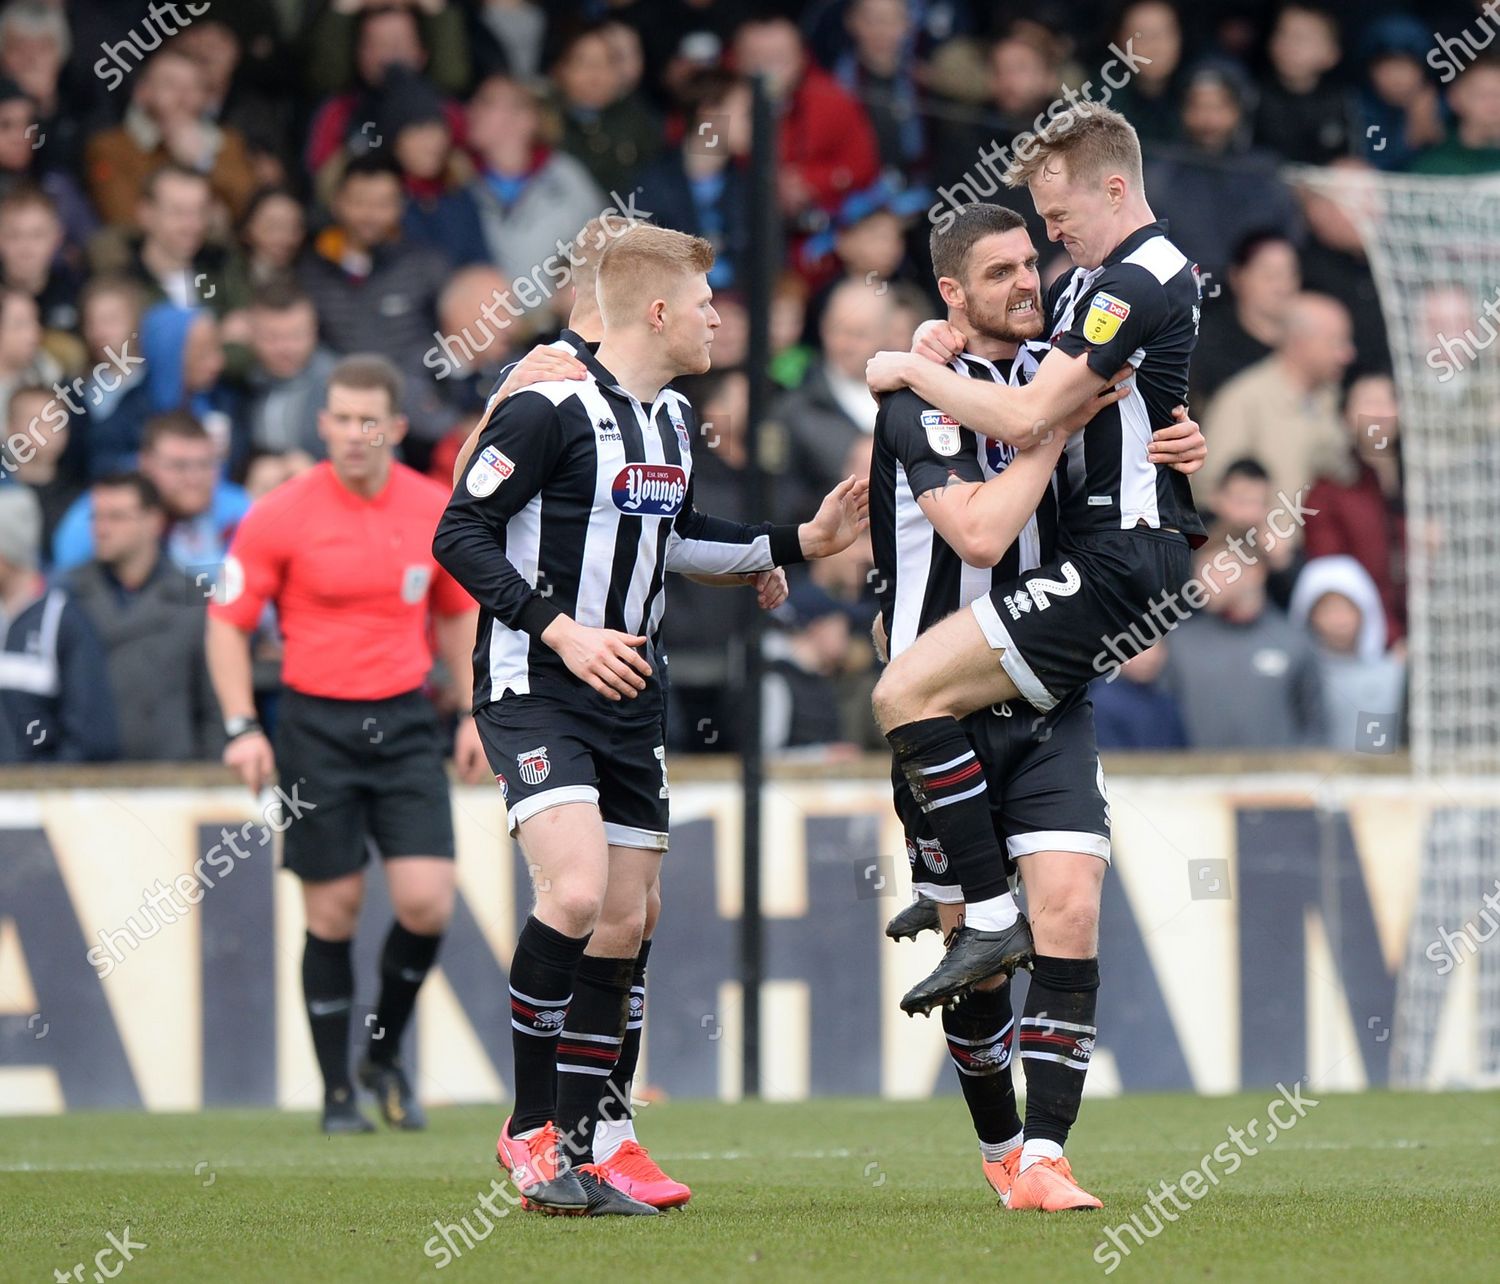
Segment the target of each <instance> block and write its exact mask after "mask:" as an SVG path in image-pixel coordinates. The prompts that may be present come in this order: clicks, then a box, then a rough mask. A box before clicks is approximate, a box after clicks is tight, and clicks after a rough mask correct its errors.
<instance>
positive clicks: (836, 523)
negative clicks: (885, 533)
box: [797, 476, 870, 558]
mask: <svg viewBox="0 0 1500 1284" xmlns="http://www.w3.org/2000/svg"><path fill="white" fill-rule="evenodd" d="M869 524H870V483H869V482H868V481H867V480H862V479H859V478H855V477H852V476H851V477H845V478H844V480H843V481H841V482H840V483H839V484H838V485H837V486H835V487H834V488H833V489H832V490H831V491H829V492H828V494H826V495H824V496H823V502H822V503H821V504H820V505H818V511H817V512H816V513H815V514H814V515H813V519H812V521H810V522H803V523H802V525H801V526H799V527H798V528H797V535H798V537H799V538H800V540H801V542H802V555H803V556H804V557H808V558H813V557H832V556H833V555H834V554H835V553H842V552H843V551H844V550H845V549H846V548H848V547H849V545H850V544H852V543H854V541H855V540H856V539H858V538H859V533H860V532H861V531H863V530H864V529H865V528H866V527H868V526H869Z"/></svg>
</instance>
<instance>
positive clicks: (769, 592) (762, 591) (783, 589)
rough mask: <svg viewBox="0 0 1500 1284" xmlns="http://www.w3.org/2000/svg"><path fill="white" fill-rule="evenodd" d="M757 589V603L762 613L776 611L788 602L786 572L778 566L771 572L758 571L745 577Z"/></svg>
mask: <svg viewBox="0 0 1500 1284" xmlns="http://www.w3.org/2000/svg"><path fill="white" fill-rule="evenodd" d="M745 578H746V579H747V580H749V582H750V585H751V587H752V588H754V589H755V601H756V604H757V605H758V606H759V607H760V609H761V610H762V611H774V610H775V609H776V608H777V607H778V606H780V605H781V604H782V603H783V602H785V601H786V595H787V586H786V572H785V571H783V570H782V569H781V567H779V566H777V567H775V568H773V569H772V570H769V571H756V572H755V573H754V574H752V575H748V576H746V577H745Z"/></svg>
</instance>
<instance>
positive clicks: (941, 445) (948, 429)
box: [922, 410, 963, 455]
mask: <svg viewBox="0 0 1500 1284" xmlns="http://www.w3.org/2000/svg"><path fill="white" fill-rule="evenodd" d="M922 427H923V429H924V430H925V431H926V433H927V444H928V445H929V446H931V447H932V448H933V450H935V451H937V453H938V454H940V455H956V454H958V447H959V445H960V442H961V438H960V437H959V433H960V432H961V431H962V430H963V425H962V424H960V423H959V422H958V420H957V419H954V418H953V417H952V416H951V415H945V414H944V413H943V412H942V411H941V410H924V411H923V412H922Z"/></svg>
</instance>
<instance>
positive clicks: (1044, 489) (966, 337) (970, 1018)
mask: <svg viewBox="0 0 1500 1284" xmlns="http://www.w3.org/2000/svg"><path fill="white" fill-rule="evenodd" d="M930 247H931V255H932V263H933V268H934V270H935V272H936V273H937V277H938V290H939V293H941V294H942V296H943V298H944V299H945V300H946V302H947V303H948V323H949V324H950V325H951V326H952V327H953V329H954V330H955V331H956V333H957V334H958V335H959V336H960V337H961V338H962V340H963V353H962V355H960V356H958V357H956V358H955V359H954V361H953V362H952V367H953V369H954V370H955V371H956V372H957V373H958V374H959V375H961V376H963V377H966V378H970V379H974V380H977V381H979V382H983V383H989V384H994V383H999V384H1004V385H1006V386H1009V387H1021V386H1024V385H1025V384H1026V383H1027V382H1028V381H1029V380H1030V379H1031V378H1032V377H1033V376H1034V375H1035V373H1036V370H1037V366H1038V363H1039V362H1040V361H1041V359H1042V358H1043V357H1044V356H1045V355H1046V352H1047V345H1046V344H1045V343H1043V342H1038V341H1037V336H1038V335H1040V334H1041V331H1042V316H1041V307H1040V302H1041V300H1040V297H1039V292H1040V282H1039V280H1038V278H1037V270H1036V262H1037V254H1036V250H1035V248H1034V247H1033V246H1032V244H1031V238H1030V236H1028V235H1027V232H1026V225H1025V221H1024V220H1023V219H1022V218H1021V217H1020V216H1019V215H1017V214H1015V213H1014V212H1012V211H1011V210H1007V209H1003V208H1001V207H1000V206H997V205H971V206H968V207H967V208H965V209H964V210H962V211H960V212H959V213H958V215H957V217H956V218H955V219H954V220H953V222H952V223H951V224H950V225H949V226H947V227H946V228H944V229H943V230H941V231H937V230H934V232H933V233H932V235H931V238H930ZM1127 393H1128V389H1126V388H1125V387H1124V386H1123V385H1122V386H1120V387H1118V388H1115V387H1111V388H1107V389H1106V390H1105V392H1104V393H1103V394H1101V395H1100V396H1097V397H1094V398H1091V399H1090V400H1089V401H1088V402H1086V403H1085V405H1084V407H1083V408H1082V409H1081V410H1079V411H1076V412H1074V414H1073V415H1071V416H1069V418H1068V420H1066V421H1065V422H1063V423H1061V424H1059V425H1058V430H1057V431H1055V432H1053V433H1051V434H1049V435H1048V437H1047V438H1046V439H1045V440H1043V441H1041V442H1039V443H1038V444H1037V445H1036V446H1034V447H1032V448H1030V449H1027V450H1022V451H1017V450H1015V449H1014V448H1013V447H1011V446H1007V445H1004V444H1002V443H999V442H994V441H990V440H988V439H986V438H984V437H981V436H977V435H976V434H975V433H973V432H971V431H969V430H968V429H967V428H963V427H961V426H960V425H958V424H957V423H956V422H955V421H954V420H953V419H951V418H950V417H949V416H947V415H945V414H943V413H942V412H941V411H940V410H937V409H935V408H934V407H932V406H931V405H929V404H928V403H927V402H925V401H923V400H922V399H921V398H920V397H919V396H917V394H916V393H914V392H912V391H910V390H909V389H903V390H901V391H900V392H897V393H894V394H890V395H887V396H886V397H884V398H882V401H881V407H880V414H879V417H878V419H877V421H876V426H875V454H874V464H873V469H872V479H871V486H870V533H871V540H872V544H873V547H874V555H875V563H876V565H877V567H878V568H879V570H880V577H879V583H880V584H881V586H882V588H881V593H880V609H881V613H880V622H881V625H882V627H883V630H884V633H885V636H886V638H887V639H889V650H890V654H891V656H892V657H893V658H894V657H897V656H899V655H901V654H902V653H904V652H905V651H906V650H907V648H908V647H910V646H911V645H912V644H913V643H914V642H915V641H916V640H917V638H918V637H919V636H920V635H921V634H922V633H923V632H925V631H926V630H927V629H929V628H931V627H933V626H934V625H936V624H938V623H939V621H941V620H942V619H944V618H945V617H946V616H948V615H949V614H950V613H951V612H953V611H956V610H962V609H963V608H964V607H966V606H968V605H969V604H970V603H971V602H973V601H974V600H975V599H977V598H979V597H981V596H982V595H983V594H985V593H986V592H988V591H989V590H990V589H991V588H992V587H993V586H994V585H997V584H1002V583H1007V582H1009V581H1011V580H1013V579H1014V578H1015V577H1016V576H1017V575H1018V574H1020V573H1021V572H1024V571H1028V570H1033V569H1035V568H1036V567H1037V566H1038V565H1040V564H1041V563H1042V562H1045V561H1046V560H1047V559H1049V558H1050V557H1051V556H1052V555H1053V552H1054V549H1055V546H1056V542H1057V541H1056V534H1057V499H1056V494H1055V489H1054V485H1053V480H1054V475H1055V469H1056V464H1057V460H1058V458H1059V456H1060V455H1061V453H1062V451H1063V448H1064V442H1065V441H1066V440H1067V434H1068V433H1069V432H1070V431H1073V430H1076V429H1077V428H1079V427H1081V426H1082V425H1083V424H1084V423H1085V422H1086V421H1087V420H1088V419H1089V418H1090V417H1092V416H1093V415H1095V414H1098V413H1100V412H1102V411H1103V410H1104V409H1105V408H1107V407H1109V406H1113V405H1115V404H1116V403H1118V402H1119V401H1121V400H1122V398H1124V397H1125V396H1126V395H1127ZM1165 437H1166V438H1167V439H1168V440H1170V442H1171V448H1172V449H1173V450H1174V451H1178V452H1183V451H1186V452H1193V451H1195V450H1196V448H1197V447H1198V446H1201V444H1202V437H1201V435H1200V434H1199V432H1198V428H1197V425H1196V424H1193V423H1191V422H1190V421H1188V422H1182V423H1175V424H1173V425H1172V426H1171V427H1170V428H1169V429H1167V430H1166V433H1165ZM961 725H962V729H963V732H964V735H965V737H966V739H967V742H968V745H969V746H970V747H971V749H970V756H969V758H968V759H966V760H965V761H964V762H961V763H958V764H954V765H953V766H952V767H951V768H949V770H952V771H955V772H957V771H965V770H969V771H973V772H974V774H975V776H976V778H977V777H978V774H979V773H978V771H975V770H974V769H975V767H977V768H979V769H980V770H982V772H983V779H984V780H985V781H986V782H987V783H988V786H989V790H988V796H987V797H986V798H985V799H984V801H985V802H986V803H987V805H988V807H989V814H990V817H991V824H992V826H993V833H994V835H995V837H996V839H997V841H998V842H1000V843H1002V844H1003V845H1004V847H1005V855H1006V859H1005V860H1004V861H996V863H995V865H994V866H993V868H992V869H989V870H986V871H984V875H985V877H984V881H983V883H982V884H981V885H979V886H978V887H977V888H976V887H975V886H973V885H971V886H970V887H969V888H968V892H969V894H970V895H971V896H974V895H976V893H977V894H979V895H985V896H989V897H996V898H999V899H1000V900H1001V901H1002V902H1003V904H1004V905H1005V907H1006V909H1007V910H1008V912H1009V914H1010V916H1011V920H1012V921H1011V924H1010V926H1009V928H1008V935H1009V936H1010V937H1011V938H1012V940H1013V942H1014V952H1013V954H1012V956H1011V959H1009V960H1007V961H1009V962H1020V961H1021V960H1023V959H1024V958H1026V957H1029V956H1030V954H1031V937H1030V933H1029V931H1028V930H1027V924H1026V920H1025V919H1024V918H1023V917H1021V916H1020V915H1019V914H1018V913H1017V911H1016V909H1015V907H1014V902H1013V901H1012V900H1011V897H1010V893H1009V889H1008V874H1009V872H1010V870H1011V869H1013V868H1015V867H1019V870H1020V875H1021V879H1022V881H1023V882H1024V884H1025V887H1026V895H1027V901H1028V903H1030V904H1040V905H1043V906H1045V905H1046V904H1048V902H1049V900H1050V898H1051V896H1052V893H1053V887H1054V885H1055V884H1056V882H1057V877H1058V875H1057V871H1058V869H1059V868H1061V869H1062V870H1063V871H1064V877H1065V878H1066V877H1067V876H1068V871H1069V869H1070V862H1072V861H1076V860H1079V859H1083V860H1087V861H1090V862H1093V863H1094V864H1096V865H1099V867H1100V868H1102V862H1107V861H1108V860H1109V809H1108V803H1107V801H1106V798H1105V794H1104V788H1103V775H1102V773H1101V771H1100V768H1099V757H1098V752H1097V750H1096V748H1095V742H1094V723H1093V708H1092V706H1091V704H1090V703H1089V699H1088V694H1087V692H1086V691H1084V690H1083V689H1081V688H1080V689H1077V690H1075V691H1073V692H1071V693H1070V694H1069V695H1067V696H1065V697H1064V698H1063V699H1062V700H1060V701H1059V702H1058V704H1057V706H1056V707H1055V708H1054V709H1052V710H1051V711H1050V712H1048V713H1045V714H1041V715H1038V714H1035V713H1034V712H1033V711H1032V710H1031V708H1030V707H1029V706H1028V705H1026V704H1024V703H1022V702H1020V701H1015V702H1012V703H1009V704H998V705H995V706H993V707H991V708H986V709H982V710H980V711H979V712H977V713H973V714H971V715H969V717H967V718H965V719H964V720H963V722H962V724H961ZM893 786H894V790H895V799H896V810H897V812H898V814H899V815H900V817H901V820H902V824H903V827H904V829H905V831H906V845H907V854H908V856H909V857H910V859H911V863H912V882H913V886H914V888H915V890H916V893H917V896H918V900H917V901H916V902H915V903H914V905H913V906H911V907H910V908H908V909H907V910H904V911H903V912H902V913H900V914H898V915H897V916H896V917H895V918H894V919H893V920H892V921H891V924H890V925H889V926H888V927H887V929H886V931H887V934H889V935H891V936H893V937H896V938H897V939H900V938H902V937H905V936H915V935H916V934H917V933H918V932H919V931H921V930H922V929H923V928H925V927H939V926H940V927H941V929H942V930H943V931H944V932H945V933H946V932H948V931H951V930H952V929H953V928H954V927H955V926H956V924H957V923H958V922H959V921H960V915H961V912H962V902H963V898H964V893H963V892H962V891H960V889H959V888H958V886H957V885H956V884H955V882H954V880H953V876H952V873H953V871H952V865H951V863H950V862H949V861H948V859H947V857H946V854H945V852H944V850H943V847H942V844H941V842H940V841H938V840H937V839H936V838H935V836H934V834H933V829H932V826H931V825H930V823H929V822H928V819H927V817H926V816H925V815H924V814H923V813H922V811H921V810H920V809H919V808H918V807H917V806H916V804H915V803H914V802H913V800H912V793H911V790H910V788H909V786H908V785H907V783H906V779H905V776H904V774H903V773H902V772H901V770H900V768H899V765H898V766H897V768H896V770H895V771H894V772H893ZM983 787H984V786H983V785H981V786H980V788H981V789H982V788H983ZM1006 981H1007V978H1006V977H1005V976H1004V975H1003V974H1002V975H1001V976H998V977H994V978H991V979H990V980H987V981H981V982H980V983H979V984H978V985H977V986H976V987H975V988H974V989H973V990H972V991H970V992H969V993H968V994H966V995H964V997H963V998H961V999H959V1000H957V1001H956V1002H955V1003H953V1004H951V1005H948V1006H945V1008H944V1009H943V1014H942V1017H943V1031H944V1034H945V1035H946V1036H947V1041H948V1050H949V1054H950V1056H951V1057H952V1060H953V1064H954V1068H955V1069H956V1070H957V1072H958V1076H959V1085H960V1087H961V1088H962V1089H963V1094H964V1099H965V1101H966V1102H967V1103H968V1106H969V1111H970V1114H971V1116H972V1118H973V1122H974V1128H975V1131H976V1132H977V1134H978V1136H979V1149H980V1154H981V1157H982V1161H983V1169H984V1174H985V1177H986V1179H987V1180H988V1181H989V1183H990V1185H991V1186H992V1187H993V1188H994V1189H995V1191H996V1193H997V1194H998V1195H999V1196H1000V1198H1001V1201H1002V1203H1004V1204H1005V1205H1006V1206H1007V1207H1010V1208H1036V1209H1043V1210H1046V1211H1052V1210H1056V1209H1062V1208H1097V1207H1098V1206H1099V1201H1098V1200H1097V1199H1095V1198H1094V1197H1093V1196H1092V1195H1089V1194H1088V1193H1087V1192H1085V1191H1083V1190H1081V1189H1080V1188H1079V1187H1078V1186H1077V1185H1076V1184H1075V1183H1074V1182H1073V1180H1072V1174H1071V1171H1070V1170H1069V1169H1068V1167H1067V1164H1066V1161H1065V1160H1063V1159H1062V1156H1061V1147H1062V1145H1063V1143H1064V1142H1065V1141H1066V1139H1067V1136H1068V1131H1069V1128H1070V1127H1071V1125H1072V1123H1073V1121H1074V1119H1075V1118H1076V1116H1077V1110H1078V1095H1079V1092H1080V1091H1081V1089H1082V1084H1083V1074H1084V1072H1085V1070H1086V1069H1087V1066H1088V1048H1087V1047H1086V1046H1083V1040H1086V1039H1089V1038H1091V1037H1092V1036H1093V1030H1092V1029H1087V1030H1085V1029H1069V1028H1067V1027H1063V1028H1062V1029H1061V1030H1059V1029H1054V1028H1052V1026H1051V1025H1050V1024H1049V1023H1048V1020H1047V1014H1046V1012H1045V1010H1044V1006H1043V1003H1042V997H1041V996H1042V995H1043V994H1044V993H1045V990H1044V988H1043V987H1040V986H1033V987H1032V989H1031V991H1030V993H1029V995H1028V998H1027V1004H1026V1012H1025V1014H1024V1016H1023V1018H1022V1023H1021V1041H1022V1048H1023V1054H1022V1064H1023V1066H1024V1068H1025V1070H1026V1077H1027V1086H1028V1092H1027V1098H1026V1126H1025V1130H1024V1135H1023V1130H1022V1126H1021V1121H1020V1119H1019V1117H1018V1115H1017V1112H1016V1094H1015V1088H1014V1086H1013V1084H1012V1082H1011V1059H1012V1056H1011V1051H1012V1046H1013V1040H1014V1017H1013V1013H1012V1004H1011V997H1010V987H1009V985H1008V984H1007V983H1006ZM1023 1143H1024V1148H1023ZM1035 1161H1040V1162H1035ZM1023 1162H1026V1163H1027V1171H1026V1175H1025V1177H1024V1178H1021V1177H1020V1167H1021V1164H1022V1163H1023Z"/></svg>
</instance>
